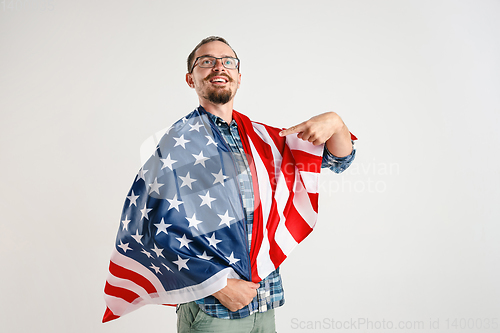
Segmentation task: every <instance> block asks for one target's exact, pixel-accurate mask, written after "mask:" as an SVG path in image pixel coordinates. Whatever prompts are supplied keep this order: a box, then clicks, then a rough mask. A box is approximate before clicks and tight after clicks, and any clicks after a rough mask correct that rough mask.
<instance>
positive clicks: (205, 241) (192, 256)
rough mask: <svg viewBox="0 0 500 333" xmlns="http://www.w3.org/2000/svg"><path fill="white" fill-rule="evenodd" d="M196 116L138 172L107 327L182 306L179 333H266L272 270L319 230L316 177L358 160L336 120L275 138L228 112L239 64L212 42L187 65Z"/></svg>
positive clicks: (277, 281) (274, 288)
mask: <svg viewBox="0 0 500 333" xmlns="http://www.w3.org/2000/svg"><path fill="white" fill-rule="evenodd" d="M187 64H188V73H187V74H186V82H187V84H188V85H189V86H190V87H191V88H193V89H195V91H196V93H197V95H198V99H199V107H198V108H197V109H195V110H194V111H193V112H191V113H190V114H188V115H187V116H185V117H184V118H182V119H181V120H179V121H177V122H176V123H175V124H174V125H173V126H172V127H171V128H170V129H169V130H167V133H166V134H165V135H164V136H163V137H162V139H161V140H160V142H159V144H158V146H157V148H156V150H155V153H154V154H153V155H152V156H151V157H150V158H149V159H148V161H147V162H146V163H145V164H144V165H143V166H142V168H141V169H140V170H139V173H138V175H137V177H136V178H135V180H134V183H133V185H132V188H131V190H130V191H129V195H128V196H127V199H126V201H125V205H124V209H123V212H122V220H121V226H120V228H119V230H118V235H117V239H116V242H115V248H114V249H113V253H112V256H111V260H110V268H109V272H110V274H109V276H108V279H107V281H106V287H105V289H104V292H105V300H106V305H107V309H106V312H105V314H104V318H103V322H107V321H110V320H114V319H116V318H119V317H120V316H123V315H125V314H127V313H129V312H131V311H134V310H135V309H137V308H139V307H141V306H143V305H145V304H178V307H177V324H178V331H179V332H221V333H222V332H231V333H237V332H274V331H275V321H274V309H275V308H277V307H279V306H281V305H283V303H284V296H283V286H282V282H281V276H280V273H279V266H280V264H281V263H282V262H283V260H284V259H285V258H286V257H287V255H288V254H289V253H290V252H291V250H292V249H293V248H294V247H295V246H296V245H297V244H298V243H300V241H302V240H303V239H304V238H305V237H306V236H307V235H308V234H309V233H310V232H311V231H312V227H313V226H314V224H315V222H316V216H317V203H318V183H319V182H318V180H319V178H318V177H319V172H320V168H321V167H328V168H330V169H331V170H333V171H335V172H337V173H338V172H342V171H343V170H345V169H346V168H347V167H348V166H349V165H350V163H351V162H352V160H353V158H354V155H355V150H354V149H353V145H352V141H351V135H350V133H349V130H348V129H347V127H346V126H345V124H344V123H343V121H342V119H341V118H340V117H339V116H338V115H337V114H336V113H334V112H328V113H324V114H320V115H318V116H315V117H313V118H311V119H309V120H307V121H305V122H303V123H300V124H298V125H296V126H293V127H291V128H288V129H285V130H280V129H277V128H274V127H270V126H267V125H264V124H260V123H255V122H252V121H250V120H249V119H248V118H247V117H246V116H244V115H242V114H240V113H238V112H237V111H234V110H233V100H234V96H235V94H236V91H237V90H238V88H239V85H240V82H241V74H240V73H239V59H238V58H237V56H236V53H235V52H234V51H233V50H232V48H231V47H230V46H229V44H228V43H227V42H226V40H224V39H223V38H220V37H208V38H206V39H204V40H202V41H201V42H200V43H199V44H198V45H197V46H196V48H195V49H194V50H193V51H192V52H191V54H190V55H189V57H188V62H187Z"/></svg>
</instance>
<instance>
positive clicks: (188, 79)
mask: <svg viewBox="0 0 500 333" xmlns="http://www.w3.org/2000/svg"><path fill="white" fill-rule="evenodd" d="M186 83H187V84H188V86H190V87H191V88H194V80H193V75H192V74H190V73H186Z"/></svg>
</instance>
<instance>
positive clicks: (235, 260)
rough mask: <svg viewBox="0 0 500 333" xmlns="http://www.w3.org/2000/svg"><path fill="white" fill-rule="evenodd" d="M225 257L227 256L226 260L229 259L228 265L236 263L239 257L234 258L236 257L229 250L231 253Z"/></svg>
mask: <svg viewBox="0 0 500 333" xmlns="http://www.w3.org/2000/svg"><path fill="white" fill-rule="evenodd" d="M226 258H227V260H229V265H234V264H236V263H237V262H238V261H240V259H236V258H235V257H234V253H233V252H231V255H230V256H229V257H226Z"/></svg>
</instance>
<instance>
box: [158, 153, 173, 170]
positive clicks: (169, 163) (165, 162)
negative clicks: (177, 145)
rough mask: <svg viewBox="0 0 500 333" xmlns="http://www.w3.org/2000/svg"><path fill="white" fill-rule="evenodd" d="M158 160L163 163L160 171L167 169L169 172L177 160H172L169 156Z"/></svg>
mask: <svg viewBox="0 0 500 333" xmlns="http://www.w3.org/2000/svg"><path fill="white" fill-rule="evenodd" d="M160 160H161V161H162V163H163V166H162V167H161V169H162V170H163V169H165V168H169V169H170V170H171V171H173V168H172V165H174V163H175V162H177V160H173V159H172V158H171V157H170V154H168V155H167V158H161V159H160Z"/></svg>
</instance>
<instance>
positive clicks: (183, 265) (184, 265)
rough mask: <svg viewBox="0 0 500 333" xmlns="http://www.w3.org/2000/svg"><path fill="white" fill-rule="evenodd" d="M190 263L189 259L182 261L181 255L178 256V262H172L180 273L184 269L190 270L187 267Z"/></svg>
mask: <svg viewBox="0 0 500 333" xmlns="http://www.w3.org/2000/svg"><path fill="white" fill-rule="evenodd" d="M188 261H189V259H182V258H181V257H180V256H179V255H177V260H175V261H172V262H173V263H174V264H176V265H177V268H178V269H179V271H180V270H181V269H183V268H185V269H187V270H189V268H188V266H187V262H188Z"/></svg>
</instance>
